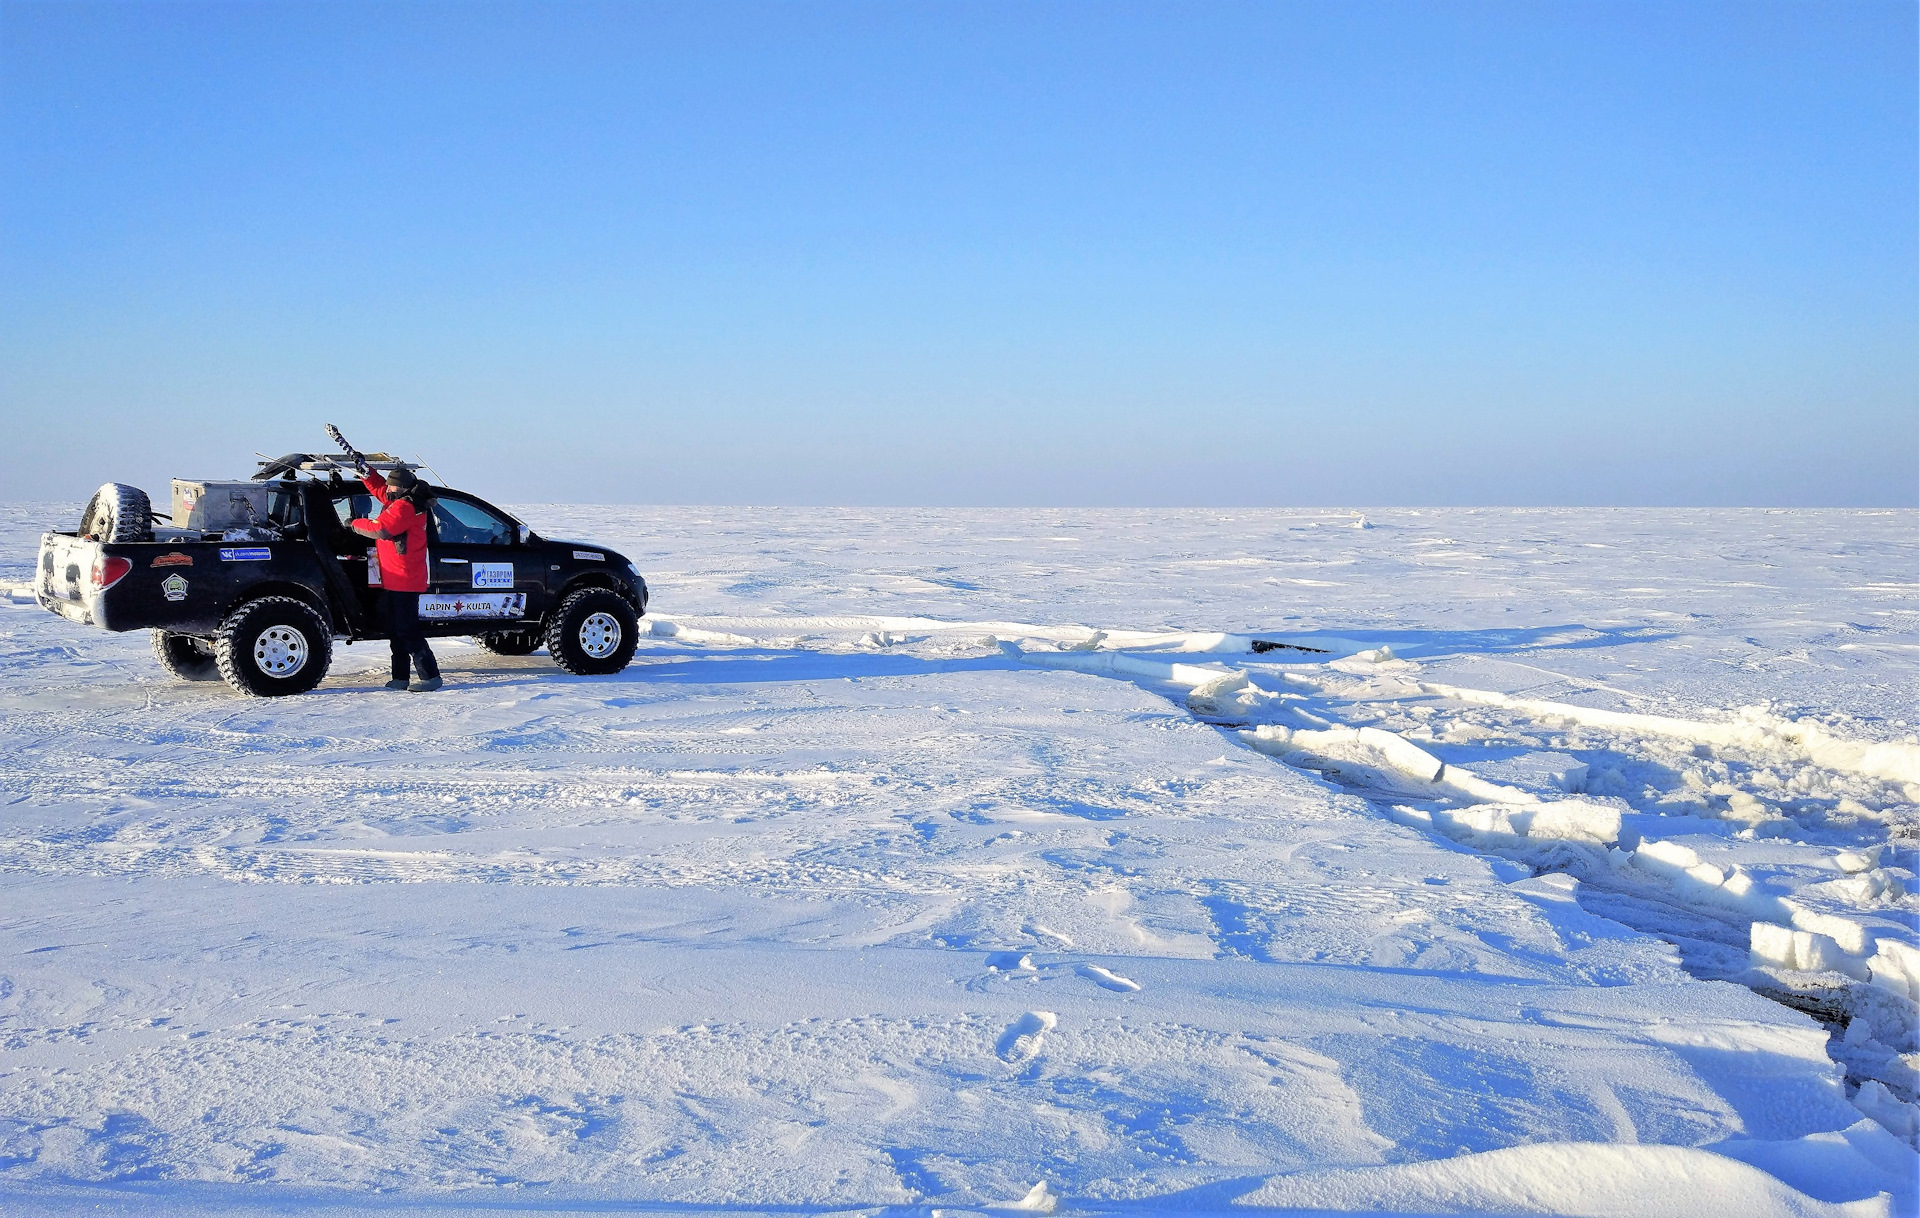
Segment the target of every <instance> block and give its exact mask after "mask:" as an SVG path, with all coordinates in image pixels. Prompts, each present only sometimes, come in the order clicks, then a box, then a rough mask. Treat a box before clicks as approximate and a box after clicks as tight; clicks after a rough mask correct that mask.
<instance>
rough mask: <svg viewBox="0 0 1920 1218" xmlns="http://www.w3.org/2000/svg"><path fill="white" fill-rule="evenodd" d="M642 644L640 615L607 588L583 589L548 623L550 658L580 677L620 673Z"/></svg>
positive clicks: (571, 595) (572, 596) (563, 603)
mask: <svg viewBox="0 0 1920 1218" xmlns="http://www.w3.org/2000/svg"><path fill="white" fill-rule="evenodd" d="M639 641H640V615H639V614H637V613H635V612H634V611H633V606H632V605H629V604H628V603H627V601H626V598H625V597H623V596H621V595H620V594H619V593H617V592H609V591H607V590H606V589H605V588H582V589H581V590H580V591H578V592H575V593H572V594H570V595H569V596H568V597H567V598H566V599H565V600H563V601H561V602H560V607H559V608H558V609H556V610H554V611H553V616H552V617H550V618H548V619H547V638H546V643H547V654H548V655H550V656H552V657H553V662H554V663H555V664H558V665H559V666H560V667H561V668H563V669H565V670H566V671H568V672H570V673H572V674H573V675H574V676H576V677H603V676H606V675H608V674H609V673H616V672H619V671H620V670H621V669H623V668H625V667H626V666H627V661H629V660H631V659H633V648H634V645H635V644H636V643H638V642H639Z"/></svg>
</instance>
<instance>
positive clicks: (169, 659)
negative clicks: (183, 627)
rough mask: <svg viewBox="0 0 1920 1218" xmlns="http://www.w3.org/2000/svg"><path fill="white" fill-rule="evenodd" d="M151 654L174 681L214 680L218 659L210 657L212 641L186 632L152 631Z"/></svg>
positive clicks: (218, 675) (218, 664) (218, 673)
mask: <svg viewBox="0 0 1920 1218" xmlns="http://www.w3.org/2000/svg"><path fill="white" fill-rule="evenodd" d="M153 658H154V659H156V660H158V661H160V667H162V668H164V669H166V670H167V675H168V676H170V677H172V678H173V679H174V680H176V681H218V680H219V679H220V661H219V660H218V659H216V658H215V657H214V654H213V644H212V643H209V642H207V640H205V639H197V638H195V637H193V636H192V635H190V634H174V633H173V632H172V631H169V630H156V631H154V632H153Z"/></svg>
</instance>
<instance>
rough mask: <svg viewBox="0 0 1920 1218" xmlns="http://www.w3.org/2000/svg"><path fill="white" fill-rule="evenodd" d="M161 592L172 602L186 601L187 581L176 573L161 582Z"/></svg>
mask: <svg viewBox="0 0 1920 1218" xmlns="http://www.w3.org/2000/svg"><path fill="white" fill-rule="evenodd" d="M160 591H161V593H163V594H164V595H165V596H166V598H167V599H168V600H170V601H183V600H186V599H187V581H186V580H185V579H184V578H182V577H181V575H180V573H179V572H178V571H176V572H174V573H173V574H172V575H169V576H167V577H166V578H165V579H163V580H161V581H160Z"/></svg>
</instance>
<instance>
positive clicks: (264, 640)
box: [253, 626, 307, 677]
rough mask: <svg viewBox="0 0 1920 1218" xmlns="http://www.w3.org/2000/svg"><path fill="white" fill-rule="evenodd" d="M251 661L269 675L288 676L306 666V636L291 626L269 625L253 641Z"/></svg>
mask: <svg viewBox="0 0 1920 1218" xmlns="http://www.w3.org/2000/svg"><path fill="white" fill-rule="evenodd" d="M253 662H254V665H255V667H257V668H259V670H260V671H261V672H264V673H266V674H267V675H268V676H270V677H290V676H292V675H293V674H294V673H297V672H299V671H300V670H301V669H302V668H305V667H306V666H307V636H306V635H304V634H301V633H300V632H299V631H298V630H296V629H294V628H293V627H292V626H269V627H267V628H266V629H265V630H262V631H261V632H260V637H259V638H257V639H255V640H254V641H253Z"/></svg>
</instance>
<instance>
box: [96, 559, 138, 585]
mask: <svg viewBox="0 0 1920 1218" xmlns="http://www.w3.org/2000/svg"><path fill="white" fill-rule="evenodd" d="M131 570H133V560H132V559H127V558H119V557H115V556H112V555H107V554H102V555H100V557H98V558H96V559H94V560H93V590H94V591H95V592H105V591H106V590H107V589H108V588H111V587H113V586H114V585H115V584H117V583H119V582H120V581H121V580H123V579H125V578H126V577H127V572H129V571H131Z"/></svg>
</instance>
